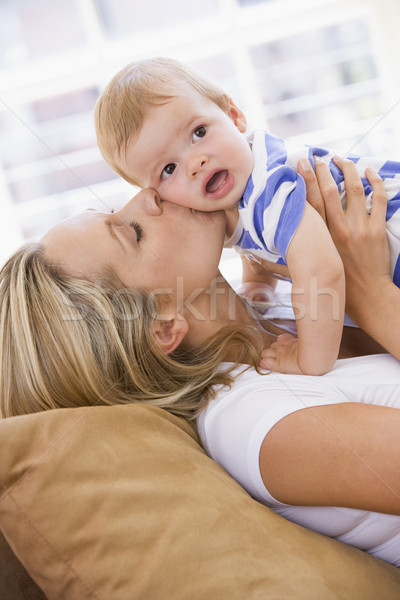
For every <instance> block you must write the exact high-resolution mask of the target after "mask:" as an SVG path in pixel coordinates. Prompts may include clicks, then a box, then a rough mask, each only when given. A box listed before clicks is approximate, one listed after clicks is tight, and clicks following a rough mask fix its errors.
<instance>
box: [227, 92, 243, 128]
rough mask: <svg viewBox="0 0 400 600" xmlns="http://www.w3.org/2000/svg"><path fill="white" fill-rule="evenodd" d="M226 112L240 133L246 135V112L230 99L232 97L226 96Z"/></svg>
mask: <svg viewBox="0 0 400 600" xmlns="http://www.w3.org/2000/svg"><path fill="white" fill-rule="evenodd" d="M224 102H225V112H226V114H227V115H228V117H230V118H231V119H232V121H233V122H234V123H235V125H236V127H237V128H238V129H239V131H240V133H245V131H246V129H247V119H246V117H245V116H244V112H243V111H241V110H240V108H238V107H237V106H236V104H235V103H234V101H233V100H232V98H230V96H224Z"/></svg>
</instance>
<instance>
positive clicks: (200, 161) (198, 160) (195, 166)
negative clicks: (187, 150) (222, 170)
mask: <svg viewBox="0 0 400 600" xmlns="http://www.w3.org/2000/svg"><path fill="white" fill-rule="evenodd" d="M207 162H208V158H207V156H205V155H204V154H202V155H201V156H196V157H194V158H192V160H191V161H189V165H188V167H189V176H190V177H196V175H197V174H198V173H199V172H200V171H201V170H202V169H203V168H204V167H205V165H206V164H207Z"/></svg>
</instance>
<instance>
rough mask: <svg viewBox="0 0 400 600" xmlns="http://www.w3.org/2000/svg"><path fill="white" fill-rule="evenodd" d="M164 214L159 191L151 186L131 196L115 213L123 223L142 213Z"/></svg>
mask: <svg viewBox="0 0 400 600" xmlns="http://www.w3.org/2000/svg"><path fill="white" fill-rule="evenodd" d="M161 214H162V208H161V200H160V197H159V195H158V194H157V192H156V191H155V190H153V189H151V188H145V189H143V190H141V191H140V192H139V193H138V194H136V195H135V196H134V197H133V198H131V199H130V200H129V201H128V202H127V203H126V204H125V205H124V206H123V207H122V208H121V209H120V210H119V211H117V212H116V213H114V215H112V217H114V220H119V221H121V222H123V223H125V221H130V220H132V218H134V217H135V218H139V217H140V216H141V215H142V216H143V215H151V216H155V217H157V216H158V215H161Z"/></svg>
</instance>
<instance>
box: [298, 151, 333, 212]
mask: <svg viewBox="0 0 400 600" xmlns="http://www.w3.org/2000/svg"><path fill="white" fill-rule="evenodd" d="M297 171H298V173H299V174H300V175H301V176H302V177H303V179H304V181H305V184H306V190H307V202H308V203H309V204H311V206H312V207H313V208H315V210H316V211H317V212H318V214H319V215H320V216H321V217H322V218H323V219H324V221H325V222H326V215H325V204H324V199H323V198H322V195H321V191H320V189H319V185H318V181H317V177H316V175H315V173H314V171H313V169H312V166H311V163H310V161H309V160H307V159H306V158H302V159H301V160H299V162H298V163H297Z"/></svg>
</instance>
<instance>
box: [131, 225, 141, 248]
mask: <svg viewBox="0 0 400 600" xmlns="http://www.w3.org/2000/svg"><path fill="white" fill-rule="evenodd" d="M129 226H130V227H133V229H134V231H135V233H136V241H137V243H139V242H140V240H141V239H142V238H143V227H142V226H141V225H140V224H139V223H137V222H136V221H132V223H129Z"/></svg>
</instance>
